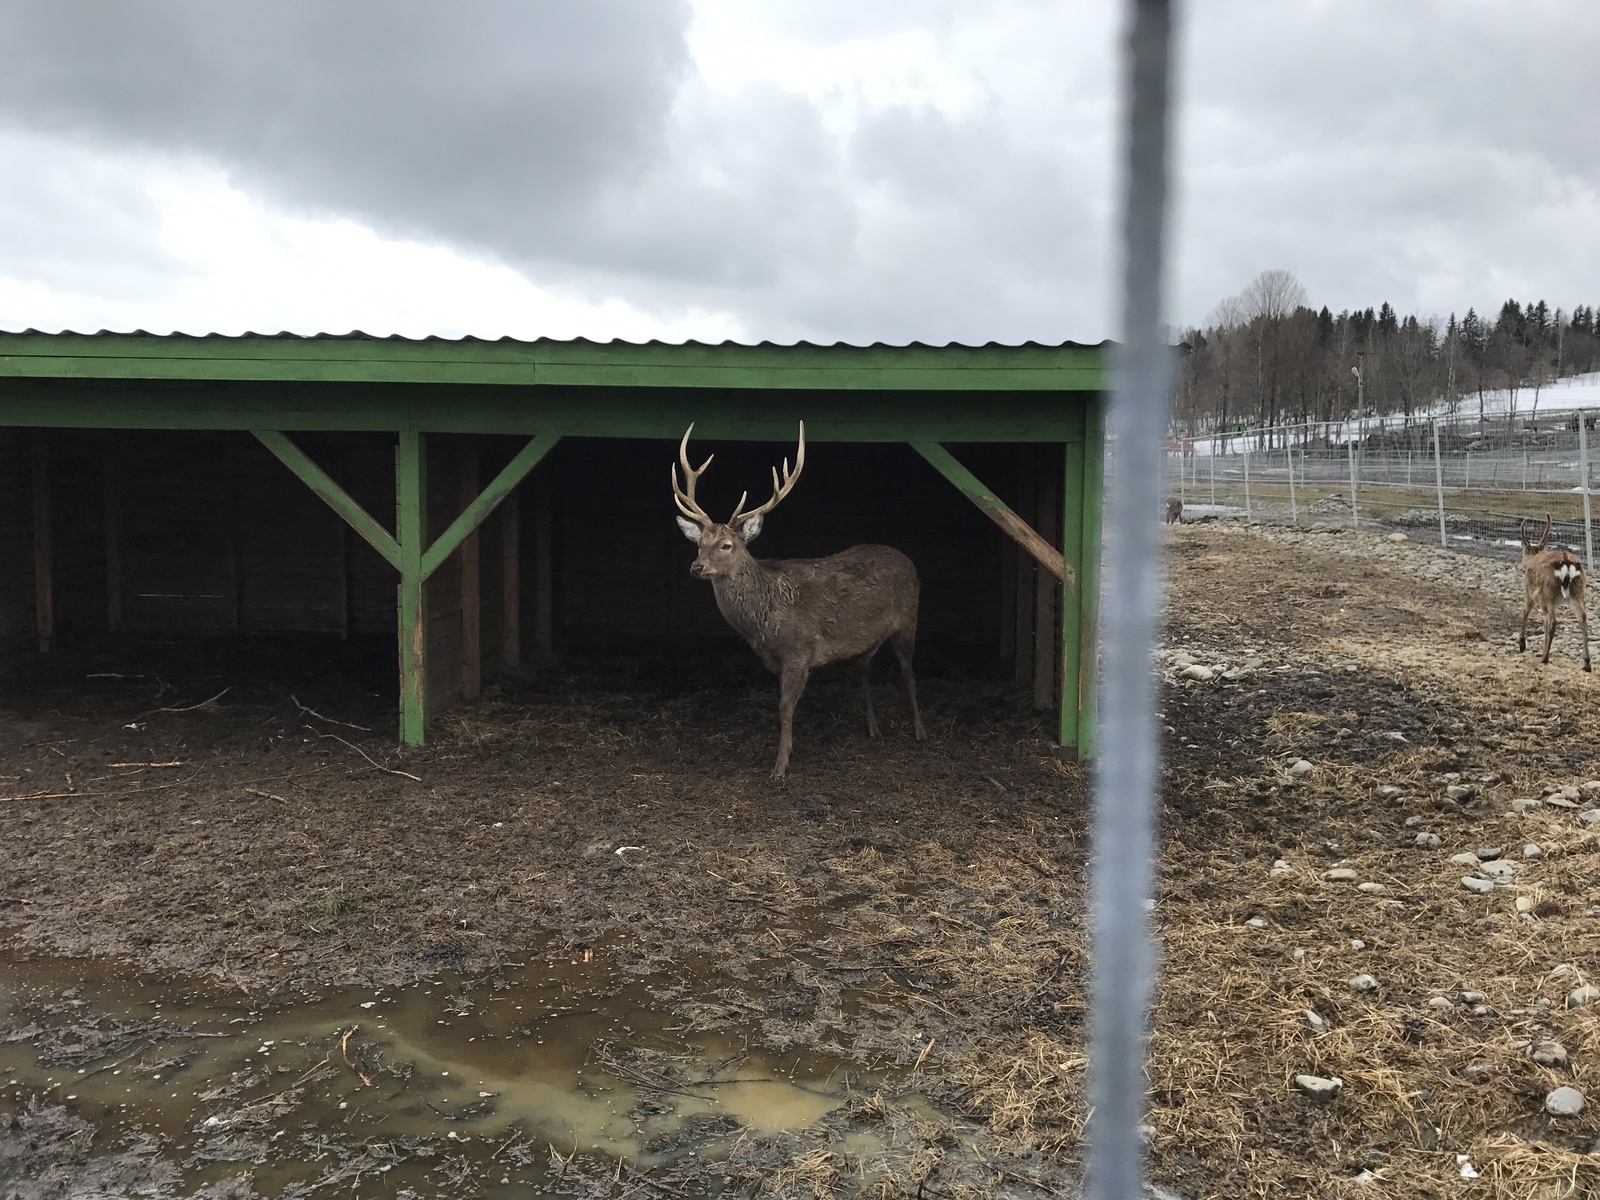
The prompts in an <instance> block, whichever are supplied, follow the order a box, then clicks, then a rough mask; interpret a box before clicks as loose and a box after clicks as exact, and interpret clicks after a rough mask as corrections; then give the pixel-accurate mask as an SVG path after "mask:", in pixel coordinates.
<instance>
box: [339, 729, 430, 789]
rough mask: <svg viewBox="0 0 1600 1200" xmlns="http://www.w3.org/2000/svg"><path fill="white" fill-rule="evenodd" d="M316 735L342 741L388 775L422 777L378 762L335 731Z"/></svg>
mask: <svg viewBox="0 0 1600 1200" xmlns="http://www.w3.org/2000/svg"><path fill="white" fill-rule="evenodd" d="M317 736H318V737H325V738H332V739H333V740H334V741H336V742H342V743H343V744H344V745H346V746H349V747H350V749H352V750H354V751H355V752H356V753H357V754H359V755H361V757H362V758H364V759H366V760H367V761H368V762H369V763H371V764H372V765H373V767H374V768H375V769H377V770H379V771H384V772H386V773H387V774H390V775H399V776H400V777H401V778H403V779H414V780H416V782H418V783H421V782H422V779H421V777H420V776H417V775H413V774H412V773H411V772H410V771H397V770H395V769H394V768H393V767H386V766H384V765H383V764H382V763H380V762H378V761H377V760H376V759H374V758H373V757H372V755H370V754H368V753H367V752H366V751H365V750H363V749H362V748H361V747H360V746H357V745H356V744H355V743H353V742H346V741H345V740H344V739H343V738H342V737H340V736H339V735H338V734H337V733H319V734H318V735H317Z"/></svg>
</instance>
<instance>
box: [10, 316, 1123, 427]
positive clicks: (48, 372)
mask: <svg viewBox="0 0 1600 1200" xmlns="http://www.w3.org/2000/svg"><path fill="white" fill-rule="evenodd" d="M1107 349H1108V347H1107V346H1104V345H1101V346H1079V345H1074V344H1071V343H1068V344H1065V345H1059V346H1041V345H1037V344H1034V343H1028V344H1025V345H1021V346H999V345H987V346H924V345H910V346H884V345H873V346H846V345H832V346H819V345H812V344H810V343H804V342H802V343H799V344H796V345H792V346H780V345H774V344H771V343H762V344H759V345H739V344H737V343H732V342H724V343H720V344H715V345H705V344H701V343H697V342H688V343H684V344H679V345H674V344H666V343H661V342H648V343H643V344H635V343H629V342H615V341H613V342H590V341H586V340H584V339H581V338H580V339H577V340H575V341H567V342H563V341H551V340H545V339H541V340H539V341H532V342H519V341H514V340H512V339H510V338H501V339H499V340H497V341H484V340H481V339H477V338H460V339H457V340H449V339H444V338H422V339H409V338H373V337H367V336H364V335H350V336H343V337H322V336H319V337H313V338H304V337H290V336H276V337H263V336H259V335H246V336H242V337H219V336H215V335H212V336H207V337H195V336H190V335H185V334H172V335H167V336H159V337H156V336H150V335H148V334H103V333H102V334H73V333H61V334H41V333H0V377H6V376H9V377H16V378H24V377H32V378H44V377H55V378H72V379H152V380H154V379H160V380H246V379H254V380H271V381H276V382H288V381H301V382H309V381H339V382H351V383H355V382H366V383H383V384H393V383H432V384H438V383H472V384H539V385H551V384H554V385H575V386H579V387H600V386H608V387H627V388H671V387H696V388H712V387H714V388H740V387H755V388H762V389H773V388H802V389H836V388H844V389H861V388H868V389H909V390H915V391H938V390H956V391H969V390H973V389H981V388H989V387H998V388H1003V389H1004V388H1025V389H1042V390H1046V391H1062V390H1071V391H1100V390H1102V389H1103V388H1105V387H1106V386H1107V384H1108V378H1109V377H1108V374H1107ZM275 428H285V426H275Z"/></svg>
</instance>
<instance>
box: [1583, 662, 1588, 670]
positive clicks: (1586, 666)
mask: <svg viewBox="0 0 1600 1200" xmlns="http://www.w3.org/2000/svg"><path fill="white" fill-rule="evenodd" d="M1583 669H1584V670H1585V671H1587V670H1588V669H1589V664H1588V663H1587V662H1586V663H1584V664H1583Z"/></svg>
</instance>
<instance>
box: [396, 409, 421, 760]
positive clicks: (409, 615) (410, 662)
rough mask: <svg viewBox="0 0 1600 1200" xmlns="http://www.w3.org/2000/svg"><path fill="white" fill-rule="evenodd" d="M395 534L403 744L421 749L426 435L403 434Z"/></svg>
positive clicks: (398, 460)
mask: <svg viewBox="0 0 1600 1200" xmlns="http://www.w3.org/2000/svg"><path fill="white" fill-rule="evenodd" d="M394 482H395V533H396V535H397V536H396V541H398V542H399V546H400V553H399V562H398V563H397V564H396V565H397V566H399V568H400V598H399V603H398V604H397V605H396V607H397V608H398V610H399V619H400V741H401V743H402V744H403V745H406V746H420V745H422V742H423V738H424V737H425V735H426V733H427V725H428V604H427V600H428V593H427V581H426V579H425V578H424V577H423V574H422V553H423V547H424V546H425V545H426V539H427V535H428V457H427V444H426V443H425V442H424V440H423V435H422V434H420V433H417V432H416V431H414V430H403V431H402V432H401V434H400V442H399V445H398V446H397V447H396V449H395V471H394Z"/></svg>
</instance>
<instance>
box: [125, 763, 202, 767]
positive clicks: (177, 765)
mask: <svg viewBox="0 0 1600 1200" xmlns="http://www.w3.org/2000/svg"><path fill="white" fill-rule="evenodd" d="M111 765H112V766H113V767H182V766H187V765H188V764H187V763H184V762H161V763H156V762H149V763H140V762H125V763H112V764H111Z"/></svg>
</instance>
